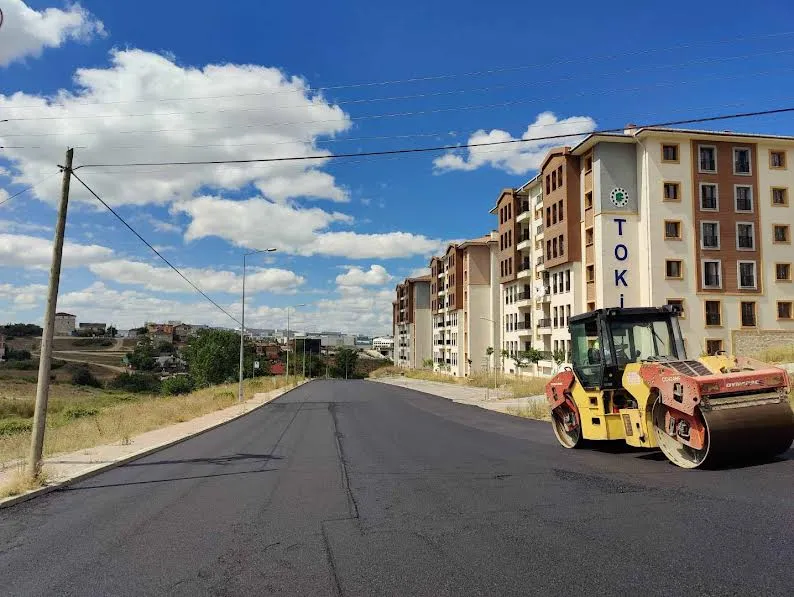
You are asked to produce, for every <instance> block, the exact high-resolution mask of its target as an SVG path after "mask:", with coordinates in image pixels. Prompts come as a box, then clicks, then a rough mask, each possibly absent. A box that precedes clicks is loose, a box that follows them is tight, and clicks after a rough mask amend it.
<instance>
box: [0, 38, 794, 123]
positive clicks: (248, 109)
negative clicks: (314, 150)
mask: <svg viewBox="0 0 794 597" xmlns="http://www.w3.org/2000/svg"><path fill="white" fill-rule="evenodd" d="M793 52H794V48H789V49H785V50H774V51H769V52H758V53H754V54H742V55H739V56H720V57H709V58H699V59H696V60H689V61H686V62H679V63H674V64H660V65H652V66H645V65H643V66H637V67H632V68H626V69H621V70H617V71H612V72H606V73H590V74H585V75H569V76H566V77H558V78H555V79H546V80H533V81H524V82H521V83H510V84H502V85H490V86H483V87H473V88H471V87H470V88H464V89H451V90H445V91H429V92H426V93H416V94H411V95H397V96H388V97H375V98H359V99H352V100H339V101H333V102H329V104H328V107H334V106H340V105H349V104H364V103H374V102H389V101H403V100H413V99H426V98H434V97H443V96H451V95H462V94H466V93H473V92H483V91H497V90H506V89H523V88H526V87H535V86H541V85H549V84H552V83H560V82H563V81H580V80H582V79H588V78H603V77H610V76H615V75H625V74H629V73H632V72H636V71H643V72H644V71H648V70H662V69H675V68H680V67H685V66H694V65H701V64H712V63H721V62H730V61H734V60H747V59H750V58H757V57H761V56H779V55H782V54H791V53H793ZM306 106H307V104H306V102H305V101H304V102H303V103H301V104H286V105H280V106H257V107H235V108H216V107H215V108H209V109H206V110H191V111H184V110H179V111H173V112H141V113H136V114H127V113H123V112H118V113H114V114H79V115H63V116H20V117H10V118H5V119H3V120H1V121H0V122H26V121H38V120H94V119H103V120H104V119H107V118H140V117H144V116H155V117H161V116H194V115H198V114H217V113H226V112H235V113H237V112H240V113H243V112H246V113H250V112H265V111H270V110H287V109H296V108H298V109H300V108H305V107H306ZM51 107H54V106H39V108H40V109H50V108H51ZM6 109H7V110H8V109H10V110H17V109H21V108H17V107H14V106H11V107H9V108H6Z"/></svg>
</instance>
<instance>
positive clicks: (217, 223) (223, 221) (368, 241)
mask: <svg viewBox="0 0 794 597" xmlns="http://www.w3.org/2000/svg"><path fill="white" fill-rule="evenodd" d="M172 209H173V211H175V212H177V213H185V214H187V215H189V216H190V218H191V221H190V224H189V225H188V228H187V230H186V231H185V239H186V240H188V241H190V240H196V239H200V238H205V237H210V236H216V237H219V238H222V239H224V240H227V241H228V242H230V243H232V244H234V245H237V246H240V247H247V248H251V249H257V248H259V249H261V248H265V247H270V246H272V247H276V248H278V249H279V250H281V251H284V252H287V253H292V254H297V255H302V256H311V255H326V256H334V257H349V258H352V259H391V258H397V257H409V256H412V255H428V254H430V253H432V252H434V251H436V250H438V248H439V247H440V246H442V243H441V242H440V241H439V240H435V239H429V238H427V237H425V236H422V235H416V234H410V233H407V232H389V233H383V234H360V233H356V232H349V231H332V230H329V228H330V227H331V225H332V224H351V223H353V218H352V217H350V216H349V215H346V214H342V213H339V212H328V211H325V210H322V209H319V208H301V207H298V206H295V205H290V204H289V203H274V202H271V201H267V200H265V199H262V198H252V199H246V200H241V201H233V200H230V199H223V198H219V197H208V196H205V197H199V198H197V199H193V200H189V201H181V202H178V203H176V204H174V206H173V208H172Z"/></svg>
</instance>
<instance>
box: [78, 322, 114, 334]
mask: <svg viewBox="0 0 794 597" xmlns="http://www.w3.org/2000/svg"><path fill="white" fill-rule="evenodd" d="M106 330H107V324H105V323H81V324H80V327H79V328H78V332H80V335H82V336H104V335H105V331H106Z"/></svg>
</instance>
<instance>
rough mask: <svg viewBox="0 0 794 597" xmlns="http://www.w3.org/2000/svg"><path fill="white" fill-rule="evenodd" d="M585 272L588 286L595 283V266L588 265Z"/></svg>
mask: <svg viewBox="0 0 794 597" xmlns="http://www.w3.org/2000/svg"><path fill="white" fill-rule="evenodd" d="M585 271H586V278H585V279H586V280H587V283H588V284H592V283H593V282H595V266H594V265H588V266H587V269H586V270H585Z"/></svg>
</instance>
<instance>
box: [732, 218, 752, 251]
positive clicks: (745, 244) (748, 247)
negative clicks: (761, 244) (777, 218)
mask: <svg viewBox="0 0 794 597" xmlns="http://www.w3.org/2000/svg"><path fill="white" fill-rule="evenodd" d="M736 248H737V249H739V250H740V251H742V250H744V251H753V250H755V224H753V223H752V222H738V223H737V224H736Z"/></svg>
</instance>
